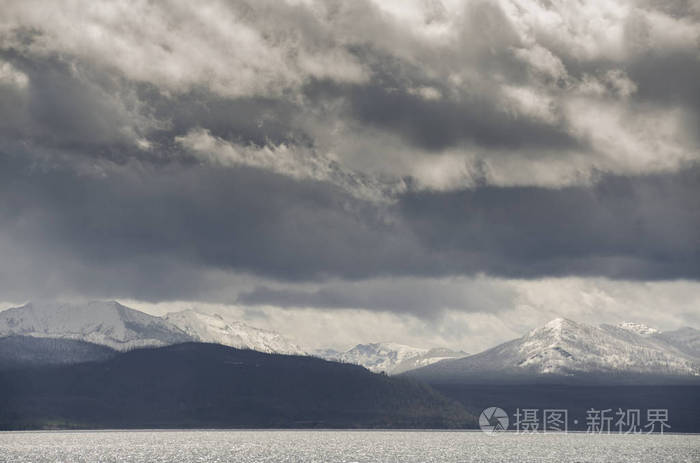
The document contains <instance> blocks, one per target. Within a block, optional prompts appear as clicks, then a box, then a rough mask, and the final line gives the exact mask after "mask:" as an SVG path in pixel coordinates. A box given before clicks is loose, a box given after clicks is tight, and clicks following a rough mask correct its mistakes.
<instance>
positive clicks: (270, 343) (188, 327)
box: [165, 309, 306, 355]
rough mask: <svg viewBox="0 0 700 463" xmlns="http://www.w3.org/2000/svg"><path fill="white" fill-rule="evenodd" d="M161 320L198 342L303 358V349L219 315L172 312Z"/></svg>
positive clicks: (275, 333) (273, 335) (275, 334)
mask: <svg viewBox="0 0 700 463" xmlns="http://www.w3.org/2000/svg"><path fill="white" fill-rule="evenodd" d="M165 320H166V321H168V322H170V323H172V324H173V325H175V326H177V327H178V328H180V329H181V330H182V331H184V332H185V333H187V334H188V335H189V336H191V337H192V338H193V339H194V340H196V341H199V342H211V343H216V344H223V345H225V346H231V347H236V348H238V349H252V350H257V351H259V352H267V353H278V354H289V355H305V354H306V353H305V352H304V350H303V349H301V348H300V347H299V346H297V345H295V344H293V343H291V342H290V341H289V340H287V339H286V338H285V337H284V336H282V335H281V334H279V333H277V332H275V331H268V330H262V329H260V328H255V327H252V326H250V325H247V324H245V323H243V322H241V321H238V320H234V319H231V318H228V317H225V316H222V315H219V314H208V313H204V312H199V311H196V310H193V309H188V310H183V311H182V312H174V313H170V314H168V315H166V316H165Z"/></svg>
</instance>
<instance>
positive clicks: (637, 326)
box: [617, 322, 659, 336]
mask: <svg viewBox="0 0 700 463" xmlns="http://www.w3.org/2000/svg"><path fill="white" fill-rule="evenodd" d="M617 327H618V328H622V329H623V330H627V331H631V332H632V333H635V334H638V335H640V336H651V335H652V334H657V333H659V330H657V329H656V328H651V327H649V326H647V325H645V324H643V323H636V322H622V323H620V324H618V325H617Z"/></svg>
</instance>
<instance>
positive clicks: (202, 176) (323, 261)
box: [0, 153, 700, 307]
mask: <svg viewBox="0 0 700 463" xmlns="http://www.w3.org/2000/svg"><path fill="white" fill-rule="evenodd" d="M1 172H2V174H1V175H0V177H1V179H0V185H1V186H0V197H1V198H2V199H1V200H0V220H2V223H3V227H2V240H3V241H4V243H5V244H6V245H7V246H10V245H12V246H15V247H18V248H19V249H21V250H22V253H20V255H19V256H18V257H17V259H18V260H19V262H16V263H15V265H16V268H17V269H20V270H21V269H25V270H24V273H22V274H20V279H21V280H22V281H23V282H24V283H23V284H24V285H26V290H30V288H31V287H32V286H33V284H34V283H33V277H34V275H33V272H35V271H39V272H40V273H42V274H52V273H55V274H57V275H61V279H63V282H64V284H65V285H66V286H67V287H70V288H71V289H73V290H79V289H84V287H85V285H93V284H95V280H97V279H98V278H97V277H96V276H97V275H100V276H101V277H102V278H104V279H105V281H103V282H101V283H99V284H98V285H97V286H99V287H102V288H104V289H105V290H108V291H111V292H112V293H113V294H112V295H116V296H120V297H135V295H138V296H139V297H141V298H143V299H149V300H153V299H158V298H166V299H169V298H181V297H183V296H184V294H183V292H187V291H191V292H193V293H194V294H198V295H199V294H202V293H203V292H204V290H206V289H210V287H209V286H207V284H209V283H208V282H207V281H205V280H203V279H202V280H201V281H200V280H199V279H198V277H197V276H196V272H197V271H205V270H220V271H235V272H244V273H251V274H255V275H258V276H261V277H266V278H273V279H279V280H286V281H299V282H302V281H307V282H308V281H325V280H326V279H327V278H342V279H351V280H353V279H366V278H372V277H381V276H389V275H393V276H422V277H434V276H446V275H473V274H477V273H486V274H489V275H495V276H505V277H523V278H536V277H542V276H552V275H554V276H564V275H589V276H604V277H611V278H627V279H669V278H671V279H672V278H689V279H698V278H700V264H699V262H700V242H699V241H698V236H697V230H698V229H699V227H700V212H698V209H697V207H696V201H695V198H696V197H697V193H698V191H699V190H700V169H699V168H697V167H694V168H689V169H687V170H685V171H683V172H681V173H678V174H672V175H669V174H663V175H650V176H642V177H636V178H626V177H603V178H602V179H601V180H600V181H599V182H598V183H596V184H595V186H593V187H570V188H565V189H546V188H535V187H529V188H498V187H490V186H484V187H480V188H476V189H472V190H464V191H457V192H446V193H428V192H412V193H406V194H404V195H402V196H401V197H399V198H398V202H397V203H396V204H393V205H391V204H390V205H377V204H374V203H373V202H370V201H364V200H359V199H357V198H354V197H352V196H350V195H349V194H347V193H346V192H344V191H343V190H340V189H338V188H337V187H335V186H333V185H330V184H328V183H324V182H311V181H305V182H300V181H296V180H293V179H290V178H288V177H286V176H283V175H278V174H271V173H268V172H265V171H263V170H260V169H253V168H243V167H237V168H221V167H217V168H213V167H210V166H196V167H193V166H191V165H188V164H178V165H175V164H171V165H169V166H168V167H163V166H155V167H154V166H152V165H143V164H141V165H137V164H126V165H121V166H115V165H110V166H108V167H105V168H103V169H100V170H99V171H98V174H94V173H92V174H86V173H76V172H75V170H74V169H71V168H66V167H58V168H57V167H55V166H54V167H52V168H48V169H45V168H42V166H41V163H40V162H37V161H30V160H29V159H27V157H26V156H24V155H19V154H17V155H11V154H7V153H4V154H3V155H2V169H1ZM62 259H66V260H67V262H68V263H66V262H64V261H63V260H62ZM71 265H76V266H77V268H81V269H83V268H84V269H95V270H94V272H95V276H93V277H91V278H88V279H87V280H85V274H84V273H83V272H82V271H81V272H78V273H77V274H75V275H71V274H70V267H71ZM3 267H4V268H3V270H4V271H5V272H11V271H12V264H11V263H10V262H4V263H3ZM66 268H68V271H66ZM193 278H194V279H193ZM202 278H203V277H202ZM179 280H182V281H179ZM7 282H8V284H12V285H16V284H17V283H16V282H17V278H12V279H10V280H7ZM200 285H202V287H201V288H200V287H199V286H200ZM3 289H4V290H11V289H13V288H3ZM14 290H17V288H16V287H15V288H14ZM280 294H281V293H267V296H269V298H270V300H273V301H279V300H280ZM368 294H369V293H368ZM261 295H265V293H264V292H263V293H261V292H257V293H252V294H249V295H247V296H244V297H248V298H250V299H249V300H248V302H253V300H255V301H258V302H260V301H262V299H261V297H262V296H261ZM284 295H285V296H286V297H289V299H290V301H297V302H301V301H302V300H305V301H307V303H309V304H313V303H320V301H324V302H325V303H326V304H328V305H331V306H332V305H338V304H339V305H342V304H345V303H347V301H349V300H350V299H348V298H349V297H350V296H349V295H348V293H344V294H343V293H333V292H327V291H326V292H324V291H321V292H319V293H316V294H301V293H299V294H293V293H288V294H284ZM374 296H376V299H377V300H378V301H381V300H382V297H383V296H382V293H381V291H380V292H378V293H377V294H375V295H374ZM353 297H355V298H358V297H359V298H360V299H361V298H362V297H364V296H353ZM367 297H370V296H369V295H367ZM256 298H257V299H256ZM295 298H296V299H295ZM299 298H301V299H299ZM334 298H337V302H336V303H333V299H334ZM390 304H391V303H390V302H387V301H384V302H381V303H380V305H381V306H383V307H387V306H389V305H390Z"/></svg>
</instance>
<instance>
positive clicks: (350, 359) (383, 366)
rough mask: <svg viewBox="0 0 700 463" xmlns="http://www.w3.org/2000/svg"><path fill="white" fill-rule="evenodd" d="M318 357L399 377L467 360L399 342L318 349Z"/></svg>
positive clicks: (460, 354) (457, 353) (444, 351)
mask: <svg viewBox="0 0 700 463" xmlns="http://www.w3.org/2000/svg"><path fill="white" fill-rule="evenodd" d="M315 354H316V355H317V356H319V357H322V358H325V359H327V360H337V361H340V362H345V363H354V364H357V365H362V366H363V367H365V368H367V369H368V370H370V371H374V372H377V373H378V372H382V371H383V372H385V373H387V374H399V373H402V372H405V371H408V370H412V369H414V368H419V367H423V366H426V365H430V364H432V363H435V362H439V361H441V360H445V359H453V358H459V357H465V356H466V355H467V354H466V353H465V352H461V351H452V350H449V349H441V348H437V349H424V348H420V347H411V346H406V345H403V344H397V343H389V342H386V343H381V342H380V343H373V344H358V345H356V346H355V347H353V348H352V349H350V350H347V351H345V352H338V351H334V350H332V349H325V350H318V351H316V352H315Z"/></svg>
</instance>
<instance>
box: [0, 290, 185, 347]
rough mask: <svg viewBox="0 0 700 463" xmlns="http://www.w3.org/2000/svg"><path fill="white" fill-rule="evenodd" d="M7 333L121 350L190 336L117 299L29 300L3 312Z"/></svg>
mask: <svg viewBox="0 0 700 463" xmlns="http://www.w3.org/2000/svg"><path fill="white" fill-rule="evenodd" d="M8 335H23V336H33V337H46V338H52V337H53V338H63V339H74V340H82V341H87V342H92V343H95V344H101V345H105V346H109V347H111V348H113V349H118V350H128V349H132V348H135V347H145V346H163V345H167V344H173V343H177V342H185V341H189V340H190V338H189V336H187V335H186V334H185V333H184V332H182V331H181V330H180V329H178V328H176V327H175V326H173V325H171V324H170V323H168V322H167V321H165V320H163V319H162V318H160V317H154V316H152V315H148V314H146V313H143V312H140V311H138V310H134V309H130V308H128V307H126V306H124V305H121V304H119V303H118V302H116V301H89V302H85V303H70V302H51V301H49V302H44V301H42V302H29V303H27V304H25V305H23V306H20V307H14V308H11V309H7V310H4V311H2V312H0V336H8Z"/></svg>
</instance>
